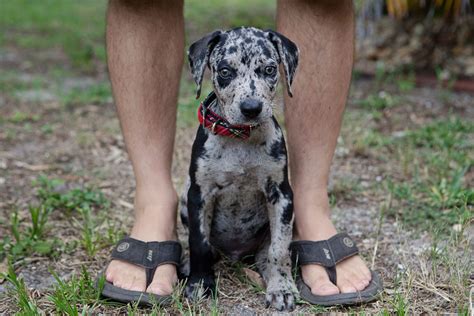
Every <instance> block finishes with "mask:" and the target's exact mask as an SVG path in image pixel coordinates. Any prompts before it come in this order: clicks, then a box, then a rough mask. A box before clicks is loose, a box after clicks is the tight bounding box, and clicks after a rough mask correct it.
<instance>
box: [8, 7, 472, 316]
mask: <svg viewBox="0 0 474 316" xmlns="http://www.w3.org/2000/svg"><path fill="white" fill-rule="evenodd" d="M106 6H107V2H106V1H97V0H83V1H72V0H43V1H33V0H30V1H27V0H0V273H1V274H0V313H5V314H11V313H13V312H15V311H21V312H24V313H27V314H39V313H41V312H43V313H53V312H56V313H66V314H75V313H80V312H82V311H85V312H86V313H100V312H108V313H129V314H130V313H132V314H133V313H139V312H156V313H174V314H182V313H189V314H194V313H200V312H201V313H214V314H215V313H229V314H242V313H248V314H252V313H261V312H263V311H265V309H264V308H263V303H262V302H263V299H262V297H263V294H262V293H263V290H262V288H261V286H259V285H258V284H256V283H255V282H254V280H253V279H252V277H251V273H249V272H248V271H249V270H251V269H252V267H248V266H244V265H235V264H231V263H228V262H227V263H223V264H222V266H221V267H220V268H219V269H221V270H222V271H223V272H222V275H221V283H220V293H221V295H220V297H219V299H218V301H216V300H211V301H203V302H199V303H198V304H194V305H189V304H186V303H185V302H184V301H183V299H182V298H180V297H179V295H177V296H176V298H175V301H174V304H173V305H172V306H171V307H170V308H168V309H160V308H158V307H156V308H155V309H153V310H140V309H139V308H138V307H137V306H125V307H124V306H120V307H116V306H113V305H110V303H107V302H104V301H103V300H100V299H99V298H98V296H97V293H96V291H95V290H94V286H93V281H94V277H95V274H96V272H97V271H99V270H100V269H101V268H102V267H104V266H105V264H106V262H107V258H108V256H109V253H110V249H111V248H110V247H111V245H113V244H114V242H116V241H117V240H118V239H119V238H120V237H121V236H123V234H125V233H126V232H127V231H128V229H129V227H130V224H131V220H132V216H131V214H132V210H133V194H134V180H133V175H132V170H131V166H130V164H129V161H128V158H127V156H126V152H125V148H124V144H123V139H122V136H121V133H120V128H119V124H118V121H117V118H116V114H115V109H114V106H113V100H112V96H111V90H110V84H109V81H108V77H107V67H106V54H105V47H104V31H105V12H106ZM355 6H356V11H357V21H356V38H357V42H356V43H357V44H356V63H355V66H354V71H353V81H352V87H351V93H350V98H349V100H348V105H347V110H346V113H345V118H344V125H343V128H342V132H341V136H340V137H339V140H338V147H337V150H336V156H335V161H334V167H333V171H332V176H331V183H330V198H331V204H332V207H333V209H334V218H335V221H336V223H337V225H338V226H339V228H340V229H345V230H348V231H349V232H350V233H351V234H352V235H353V236H354V237H355V238H356V239H357V241H358V244H359V245H360V248H361V250H362V253H363V254H364V256H365V259H366V261H367V262H368V263H369V265H371V267H373V268H375V269H377V270H379V271H381V273H382V275H383V278H384V282H385V285H386V291H385V293H384V295H383V297H382V299H381V300H380V301H379V302H376V303H373V304H369V305H366V306H362V307H353V308H347V309H338V308H328V309H324V308H321V307H315V306H309V305H304V304H303V305H300V306H299V307H298V310H297V312H299V313H319V312H323V311H334V310H337V311H346V312H360V311H368V312H370V313H382V314H393V313H397V314H400V315H403V314H406V313H408V314H417V313H439V312H441V311H447V312H458V313H460V314H467V313H468V310H469V306H468V305H469V301H468V297H469V289H470V288H471V287H472V285H473V273H472V272H473V271H472V267H473V263H474V262H473V260H472V249H473V243H472V236H473V226H472V224H473V204H474V190H473V187H474V168H473V162H474V150H473V147H474V18H473V12H474V10H473V9H474V1H472V0H432V1H429V0H365V1H362V0H358V1H355ZM275 8H276V2H275V1H273V0H226V1H219V0H208V1H197V0H189V1H186V2H185V18H186V43H187V46H188V45H189V43H191V42H193V41H194V40H196V39H198V38H200V37H201V36H202V35H204V34H206V33H208V32H210V31H212V30H214V29H227V28H231V27H236V26H242V25H247V26H255V27H259V28H263V29H265V28H274V27H275V23H274V16H275ZM159 88H160V87H157V89H159ZM194 89H195V87H194V83H193V82H192V79H191V76H190V75H189V72H188V69H187V65H185V67H184V70H183V75H182V80H181V89H180V97H179V102H178V131H177V137H176V150H175V159H174V165H173V177H174V181H175V184H176V186H177V188H178V190H180V189H181V186H182V183H183V179H184V176H185V174H186V170H187V168H188V163H189V152H190V146H191V144H192V141H193V135H194V131H195V128H196V125H197V119H196V118H195V113H196V109H197V106H198V101H196V100H195V98H194ZM210 89H211V88H210V86H209V83H207V82H206V84H205V85H204V88H203V93H202V94H203V97H204V96H205V95H206V91H210ZM278 116H279V119H280V121H282V116H281V115H280V114H279V115H278ZM184 234H185V233H184V231H183V230H182V229H180V238H181V239H182V240H185V237H184ZM229 266H230V267H231V269H229ZM12 293H13V294H12Z"/></svg>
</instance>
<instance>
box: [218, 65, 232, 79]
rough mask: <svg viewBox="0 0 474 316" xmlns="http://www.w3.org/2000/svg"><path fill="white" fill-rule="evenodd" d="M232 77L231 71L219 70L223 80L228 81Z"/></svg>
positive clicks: (227, 69)
mask: <svg viewBox="0 0 474 316" xmlns="http://www.w3.org/2000/svg"><path fill="white" fill-rule="evenodd" d="M231 75H232V72H231V71H230V69H229V68H222V69H220V70H219V76H221V78H224V79H227V78H229V77H230V76H231Z"/></svg>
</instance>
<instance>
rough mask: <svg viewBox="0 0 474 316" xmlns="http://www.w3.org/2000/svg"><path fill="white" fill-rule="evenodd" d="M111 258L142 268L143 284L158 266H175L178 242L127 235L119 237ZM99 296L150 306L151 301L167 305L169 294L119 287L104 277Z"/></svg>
mask: <svg viewBox="0 0 474 316" xmlns="http://www.w3.org/2000/svg"><path fill="white" fill-rule="evenodd" d="M111 258H112V259H114V260H121V261H124V262H128V263H131V264H134V265H136V266H139V267H142V268H145V273H146V287H148V285H150V283H151V281H152V280H153V276H154V274H155V270H156V268H157V267H158V266H160V265H163V264H174V265H176V266H179V263H180V261H181V244H180V243H179V242H177V241H161V242H158V241H151V242H144V241H141V240H137V239H134V238H131V237H125V238H124V239H122V240H120V241H119V242H118V243H117V245H116V247H115V248H114V250H113V251H112V256H111ZM104 272H105V270H104V271H103V272H101V273H100V274H99V276H98V277H97V281H96V284H98V283H99V280H100V279H101V278H102V277H103V274H104ZM101 294H102V296H104V297H106V298H110V299H112V300H114V301H118V302H122V303H138V304H139V305H148V306H152V305H154V304H159V305H168V304H169V303H171V295H157V294H153V293H147V292H140V291H132V290H126V289H122V288H120V287H117V286H115V285H113V284H112V283H110V282H108V281H107V280H105V282H104V286H103V288H102V292H101Z"/></svg>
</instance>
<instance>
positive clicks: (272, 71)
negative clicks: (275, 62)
mask: <svg viewBox="0 0 474 316" xmlns="http://www.w3.org/2000/svg"><path fill="white" fill-rule="evenodd" d="M275 72H276V67H274V66H267V67H265V74H266V75H268V76H271V75H274V74H275Z"/></svg>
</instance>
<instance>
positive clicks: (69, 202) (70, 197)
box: [35, 176, 110, 214]
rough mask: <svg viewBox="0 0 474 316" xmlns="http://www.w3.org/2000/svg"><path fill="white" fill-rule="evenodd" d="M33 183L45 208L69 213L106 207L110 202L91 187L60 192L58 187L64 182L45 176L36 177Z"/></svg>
mask: <svg viewBox="0 0 474 316" xmlns="http://www.w3.org/2000/svg"><path fill="white" fill-rule="evenodd" d="M35 184H36V186H37V187H38V189H37V195H38V198H39V199H40V201H41V204H42V205H43V206H45V207H46V208H50V209H53V210H62V211H65V212H66V213H67V214H71V213H72V212H74V211H78V210H80V209H93V208H96V209H107V208H108V207H109V206H110V202H109V201H108V200H107V199H106V198H105V197H104V195H103V194H102V193H101V192H99V191H95V190H93V189H91V188H85V189H79V188H76V189H71V190H69V191H66V192H61V190H58V188H59V187H60V186H62V185H63V184H64V183H63V181H62V180H59V179H49V178H47V177H45V176H40V177H38V178H37V180H36V181H35Z"/></svg>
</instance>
